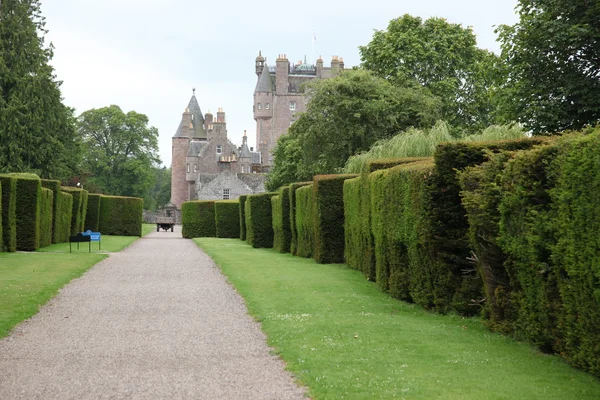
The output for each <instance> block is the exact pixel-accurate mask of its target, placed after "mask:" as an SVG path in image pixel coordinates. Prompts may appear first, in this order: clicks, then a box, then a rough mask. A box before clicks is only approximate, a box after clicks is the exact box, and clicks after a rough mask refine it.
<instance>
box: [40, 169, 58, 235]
mask: <svg viewBox="0 0 600 400" xmlns="http://www.w3.org/2000/svg"><path fill="white" fill-rule="evenodd" d="M42 187H43V188H46V189H50V190H52V197H53V200H52V243H59V242H58V241H57V240H56V229H57V226H58V225H57V222H56V218H57V217H58V210H57V208H58V207H59V206H60V204H59V196H60V181H55V180H51V179H42Z"/></svg>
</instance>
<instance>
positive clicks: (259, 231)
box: [245, 193, 277, 248]
mask: <svg viewBox="0 0 600 400" xmlns="http://www.w3.org/2000/svg"><path fill="white" fill-rule="evenodd" d="M276 195H277V193H261V194H253V195H250V196H248V197H247V198H246V205H245V207H246V241H247V242H248V244H250V245H252V247H255V248H259V247H267V248H268V247H273V215H272V210H271V197H273V196H276Z"/></svg>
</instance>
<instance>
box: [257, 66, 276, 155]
mask: <svg viewBox="0 0 600 400" xmlns="http://www.w3.org/2000/svg"><path fill="white" fill-rule="evenodd" d="M274 106H275V105H274V103H273V81H272V80H271V73H270V72H269V67H268V66H267V64H266V63H265V64H264V65H263V70H262V72H261V74H260V76H259V78H258V82H257V83H256V88H255V89H254V120H255V121H256V148H257V151H259V152H260V153H261V158H262V160H263V162H265V161H266V162H268V160H269V158H270V151H271V149H272V141H273V108H274Z"/></svg>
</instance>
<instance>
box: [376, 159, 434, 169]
mask: <svg viewBox="0 0 600 400" xmlns="http://www.w3.org/2000/svg"><path fill="white" fill-rule="evenodd" d="M421 161H433V158H432V157H404V158H381V159H377V160H371V161H368V162H367V170H368V173H371V172H375V171H379V170H382V169H390V168H393V167H396V166H398V165H402V164H410V163H413V162H421Z"/></svg>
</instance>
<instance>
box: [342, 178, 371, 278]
mask: <svg viewBox="0 0 600 400" xmlns="http://www.w3.org/2000/svg"><path fill="white" fill-rule="evenodd" d="M344 238H345V246H344V258H345V260H346V264H348V266H349V267H350V268H353V269H356V270H358V271H361V272H362V273H363V274H364V275H365V277H366V278H367V279H368V280H370V281H375V243H374V239H373V234H372V233H371V193H370V191H369V175H367V174H362V175H361V176H360V177H358V178H354V179H348V180H346V181H344Z"/></svg>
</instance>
